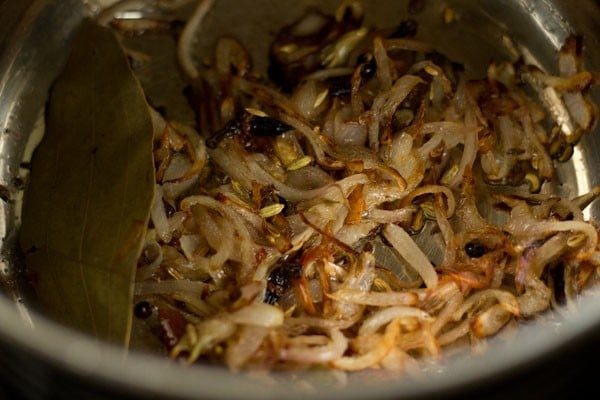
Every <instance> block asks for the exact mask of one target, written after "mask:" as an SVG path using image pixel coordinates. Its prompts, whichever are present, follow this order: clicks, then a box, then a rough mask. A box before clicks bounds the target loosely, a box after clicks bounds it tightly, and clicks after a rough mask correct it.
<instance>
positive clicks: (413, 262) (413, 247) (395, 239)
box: [383, 224, 438, 289]
mask: <svg viewBox="0 0 600 400" xmlns="http://www.w3.org/2000/svg"><path fill="white" fill-rule="evenodd" d="M383 235H384V236H385V238H386V239H387V240H388V242H390V244H391V245H392V246H393V247H394V249H396V251H398V253H400V256H401V257H402V258H404V260H405V261H406V262H407V263H408V264H409V265H410V266H411V267H412V268H413V269H414V270H415V271H416V272H417V273H418V274H419V275H420V276H421V278H423V282H425V286H427V287H428V288H430V289H431V288H435V287H436V286H437V284H438V275H437V272H436V271H435V269H434V268H433V265H431V261H429V259H428V258H427V256H426V255H425V253H423V250H421V248H420V247H419V246H418V245H417V244H416V243H415V241H414V240H412V238H411V237H410V236H409V235H408V233H406V231H405V230H404V229H402V228H400V227H399V226H397V225H394V224H387V225H386V226H385V228H384V229H383Z"/></svg>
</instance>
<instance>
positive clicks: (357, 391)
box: [0, 0, 600, 399]
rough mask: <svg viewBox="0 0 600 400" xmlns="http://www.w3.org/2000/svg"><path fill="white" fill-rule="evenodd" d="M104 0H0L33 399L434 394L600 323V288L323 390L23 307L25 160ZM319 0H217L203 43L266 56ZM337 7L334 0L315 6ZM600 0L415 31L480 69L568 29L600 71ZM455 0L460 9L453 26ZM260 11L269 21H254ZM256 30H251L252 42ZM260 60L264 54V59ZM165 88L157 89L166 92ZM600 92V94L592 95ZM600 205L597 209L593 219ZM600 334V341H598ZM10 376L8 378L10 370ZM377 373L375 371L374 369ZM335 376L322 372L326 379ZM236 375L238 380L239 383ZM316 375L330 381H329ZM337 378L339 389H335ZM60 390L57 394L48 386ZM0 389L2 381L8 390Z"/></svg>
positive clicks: (519, 365)
mask: <svg viewBox="0 0 600 400" xmlns="http://www.w3.org/2000/svg"><path fill="white" fill-rule="evenodd" d="M108 2H110V1H108ZM106 3H107V1H101V0H96V1H93V0H90V1H88V2H84V1H83V0H61V1H43V0H37V1H36V0H33V1H25V0H23V1H15V0H4V1H2V0H0V185H1V186H2V187H0V197H1V198H2V200H1V201H0V238H2V244H1V249H0V287H1V288H2V292H3V294H4V295H3V296H0V369H2V370H3V376H4V379H10V380H12V381H13V382H19V384H18V385H17V386H18V387H19V388H20V391H21V394H22V395H23V396H24V397H25V398H31V399H36V398H65V397H67V396H70V397H82V398H83V397H85V398H94V397H95V398H134V397H139V398H145V397H152V398H168V399H177V398H181V399H184V398H190V399H191V398H196V399H197V398H223V399H225V398H227V399H229V398H247V399H250V398H275V397H278V398H300V397H302V398H315V399H316V398H334V397H343V398H345V399H358V398H367V397H368V398H396V397H402V398H426V397H430V396H434V395H437V396H440V395H441V394H444V396H445V397H450V396H451V395H457V396H458V395H462V394H467V393H475V392H474V391H475V390H476V389H477V387H479V386H481V385H484V384H487V383H490V382H505V381H502V379H505V380H506V379H509V378H511V377H514V376H515V375H514V374H518V373H521V372H523V371H524V370H525V369H526V368H528V367H530V366H531V365H537V364H539V363H540V362H541V361H544V360H546V361H547V360H553V359H548V358H544V357H550V355H556V354H558V353H557V351H558V350H559V349H563V350H565V349H566V348H568V347H569V346H571V345H573V343H576V342H579V341H583V340H588V338H589V336H590V335H593V334H594V332H597V331H599V330H600V297H599V296H600V294H599V293H598V292H597V291H595V292H591V293H588V294H586V295H585V296H582V298H581V300H580V304H579V305H578V307H577V309H576V310H565V311H564V312H563V313H561V314H560V315H557V316H548V317H546V318H541V319H539V320H536V321H532V322H531V323H528V324H526V325H524V326H523V327H522V329H521V330H520V331H519V334H518V335H517V337H513V338H510V339H502V338H498V339H497V340H494V341H492V343H491V344H490V347H489V349H488V351H487V352H486V353H485V354H484V355H481V356H478V357H467V358H458V359H447V360H444V361H443V362H441V363H440V364H438V365H435V366H432V367H431V368H430V370H429V371H426V372H425V373H424V376H423V377H422V378H416V379H408V378H407V379H404V378H399V379H395V380H383V381H378V380H377V379H373V378H374V377H371V378H370V379H369V380H363V379H356V380H352V381H351V382H349V383H348V385H347V387H345V388H342V389H339V388H337V387H335V384H334V385H331V384H330V383H331V381H330V380H328V381H327V382H325V383H324V382H323V379H321V380H320V378H319V377H317V378H316V379H315V380H314V381H313V382H312V383H313V384H314V385H316V387H317V388H318V390H309V391H305V390H302V389H300V388H299V387H290V386H289V382H288V381H287V380H286V378H285V377H283V378H282V382H283V384H281V385H279V384H278V385H274V386H271V385H266V384H264V383H263V382H262V381H261V380H260V379H256V378H245V377H243V376H241V375H231V374H230V373H229V372H228V371H225V370H223V369H221V368H216V367H207V366H198V367H192V368H181V367H179V366H177V365H173V364H171V363H169V362H167V361H165V360H162V359H160V358H158V357H153V356H150V355H147V354H138V353H132V354H130V355H129V356H128V357H127V359H123V358H122V356H121V352H120V351H119V350H118V349H115V348H112V347H110V346H107V345H105V344H102V343H97V342H95V341H93V340H90V339H89V338H87V337H85V336H82V335H80V334H78V333H77V332H73V331H70V330H68V329H65V328H64V327H61V326H58V325H56V324H54V323H53V322H52V321H48V320H46V319H45V318H44V317H43V316H40V315H38V314H37V313H36V312H35V311H34V310H33V309H32V308H31V307H30V305H29V304H28V301H27V298H28V295H27V294H28V290H29V289H30V288H29V286H28V283H27V277H26V276H25V275H24V274H23V273H22V269H21V266H22V263H21V260H20V256H19V252H18V251H17V250H16V234H17V231H18V226H19V204H20V198H21V195H22V189H23V187H24V181H25V180H26V175H27V168H26V167H27V166H26V165H23V164H22V162H23V160H26V159H27V158H28V143H29V142H30V139H31V137H32V135H33V133H34V132H36V131H38V132H39V131H40V130H41V128H42V126H41V125H40V122H41V121H42V120H43V118H42V116H43V109H44V104H45V100H46V98H47V93H48V89H49V87H50V85H51V83H52V81H53V79H54V77H55V76H56V74H57V73H58V71H59V70H60V67H61V65H62V62H63V61H64V60H65V58H66V55H67V52H68V43H69V40H70V37H71V34H72V32H73V29H74V28H75V27H76V25H77V23H78V21H79V20H80V19H81V18H82V17H83V16H84V15H87V14H88V13H90V12H92V11H94V10H96V9H97V8H98V7H99V6H100V5H102V4H106ZM306 3H313V4H314V3H317V2H316V1H308V0H307V1H306V2H300V1H277V0H270V1H269V0H228V1H225V0H220V1H217V7H216V9H215V10H214V12H213V13H211V14H209V17H208V19H207V21H206V24H205V25H204V28H203V31H202V32H201V33H200V34H201V38H202V40H201V43H200V47H199V52H200V54H202V52H203V51H208V50H209V49H210V48H211V47H212V46H213V44H214V38H215V37H217V36H220V35H222V34H235V35H236V36H238V37H239V38H240V39H242V41H243V42H245V44H246V45H247V46H248V47H249V48H250V49H251V51H252V53H253V54H258V55H260V54H264V52H265V51H266V47H265V44H266V43H268V41H269V38H270V36H269V35H270V34H271V33H272V32H273V31H275V30H276V27H277V26H278V25H281V24H285V23H286V22H289V21H291V20H292V19H294V18H295V16H297V15H298V14H299V13H300V12H302V10H303V9H304V7H305V4H306ZM319 3H320V4H326V5H328V6H329V7H331V6H332V5H333V4H336V2H334V1H324V2H319ZM365 3H367V5H368V6H367V15H368V21H367V22H368V23H374V22H375V21H376V22H377V24H378V25H384V26H385V25H393V24H395V23H397V22H398V21H400V20H401V19H402V18H405V17H406V16H407V3H408V1H395V2H392V1H386V0H370V1H365ZM596 4H597V3H596V2H593V1H580V2H577V6H576V7H575V6H574V3H573V2H569V1H567V0H564V1H550V0H533V1H525V0H513V1H509V0H499V1H485V2H484V1H481V2H473V1H467V0H454V1H436V2H429V3H427V8H428V10H426V13H425V14H422V15H418V16H414V17H415V18H417V19H419V20H420V22H421V32H420V35H421V37H422V38H423V39H425V40H428V41H431V42H432V43H434V44H435V45H436V46H437V47H438V48H439V49H444V52H445V53H446V54H447V55H448V56H449V57H451V58H452V59H455V60H460V61H462V62H465V63H466V64H467V67H468V68H469V69H471V70H472V71H473V74H474V75H480V74H481V73H482V71H483V68H484V66H485V65H486V64H487V62H488V61H489V59H490V55H493V57H494V58H498V59H504V58H510V57H512V56H513V54H512V52H511V49H510V47H507V46H506V37H510V39H511V40H512V41H513V42H514V43H517V44H519V45H520V46H522V49H523V50H525V51H526V53H528V54H529V55H530V57H531V59H532V60H535V61H536V62H538V63H539V64H540V65H542V66H544V67H547V68H548V69H549V70H550V71H554V70H555V67H554V65H555V62H556V58H555V57H556V49H557V47H558V46H559V45H560V44H561V43H562V41H563V39H564V38H565V37H566V36H567V34H569V33H571V32H576V33H580V34H583V35H584V40H585V45H586V56H587V58H586V64H587V66H588V67H589V68H591V69H595V70H600V25H598V23H597V21H600V11H599V10H598V6H597V5H596ZM445 7H451V8H452V9H453V10H455V12H457V16H458V19H457V20H456V21H455V22H454V23H452V24H445V23H444V22H443V18H442V11H443V9H444V8H445ZM255 21H260V22H259V23H256V22H255ZM249 38H252V39H249ZM257 58H258V57H257ZM157 92H160V91H157ZM596 100H598V96H596ZM599 145H600V132H598V129H596V131H595V132H594V133H592V134H591V135H588V136H587V137H585V138H584V140H583V141H582V142H581V143H580V145H579V146H578V148H577V151H576V152H575V156H574V158H573V162H572V163H570V164H568V165H564V166H563V167H561V168H560V171H559V181H560V182H563V183H564V185H562V186H560V187H558V190H561V191H562V192H564V193H571V194H579V193H583V192H585V191H586V190H588V189H589V188H590V187H592V186H594V185H598V184H600V177H599V176H598V174H597V173H596V171H597V170H598V168H600V152H598V151H597V150H596V149H598V148H599V147H598V146H599ZM598 213H599V210H598V208H593V209H592V210H591V211H590V213H589V215H590V216H591V217H592V218H595V219H598V217H599V214H598ZM596 343H597V342H596ZM7 377H8V378H7ZM375 378H376V377H375ZM325 380H327V379H325ZM233 383H234V384H233ZM320 385H323V386H322V387H321V386H320ZM332 386H333V387H332ZM48 388H52V390H53V391H54V392H53V394H52V395H51V396H49V395H48V393H46V392H45V391H46V390H47V389H48ZM1 394H2V391H1V390H0V395H1Z"/></svg>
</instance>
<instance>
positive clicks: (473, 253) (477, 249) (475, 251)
mask: <svg viewBox="0 0 600 400" xmlns="http://www.w3.org/2000/svg"><path fill="white" fill-rule="evenodd" d="M486 251H487V249H486V248H485V246H484V245H483V244H481V242H479V241H477V240H473V241H471V242H469V243H467V244H466V245H465V253H467V255H468V256H469V257H471V258H479V257H482V256H483V255H484V254H485V253H486Z"/></svg>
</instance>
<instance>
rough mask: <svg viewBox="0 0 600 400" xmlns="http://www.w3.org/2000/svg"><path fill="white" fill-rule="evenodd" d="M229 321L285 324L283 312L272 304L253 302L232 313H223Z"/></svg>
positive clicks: (257, 324) (265, 325) (267, 325)
mask: <svg viewBox="0 0 600 400" xmlns="http://www.w3.org/2000/svg"><path fill="white" fill-rule="evenodd" d="M223 318H224V319H226V320H227V321H231V322H234V323H236V324H240V325H252V326H262V327H265V328H276V327H278V326H281V325H282V324H283V319H284V318H283V312H282V311H281V310H280V309H279V308H277V307H274V306H272V305H269V304H265V303H252V304H250V305H247V306H245V307H242V308H240V309H239V310H236V311H234V312H232V313H229V314H225V315H223Z"/></svg>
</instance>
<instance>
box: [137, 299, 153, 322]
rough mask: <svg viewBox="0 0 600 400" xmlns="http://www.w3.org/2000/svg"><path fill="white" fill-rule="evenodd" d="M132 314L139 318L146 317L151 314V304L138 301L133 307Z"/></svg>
mask: <svg viewBox="0 0 600 400" xmlns="http://www.w3.org/2000/svg"><path fill="white" fill-rule="evenodd" d="M133 314H134V315H135V316H136V317H137V318H139V319H146V318H149V317H150V316H151V315H152V304H150V303H148V302H147V301H140V302H139V303H137V304H136V305H135V307H134V309H133Z"/></svg>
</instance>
